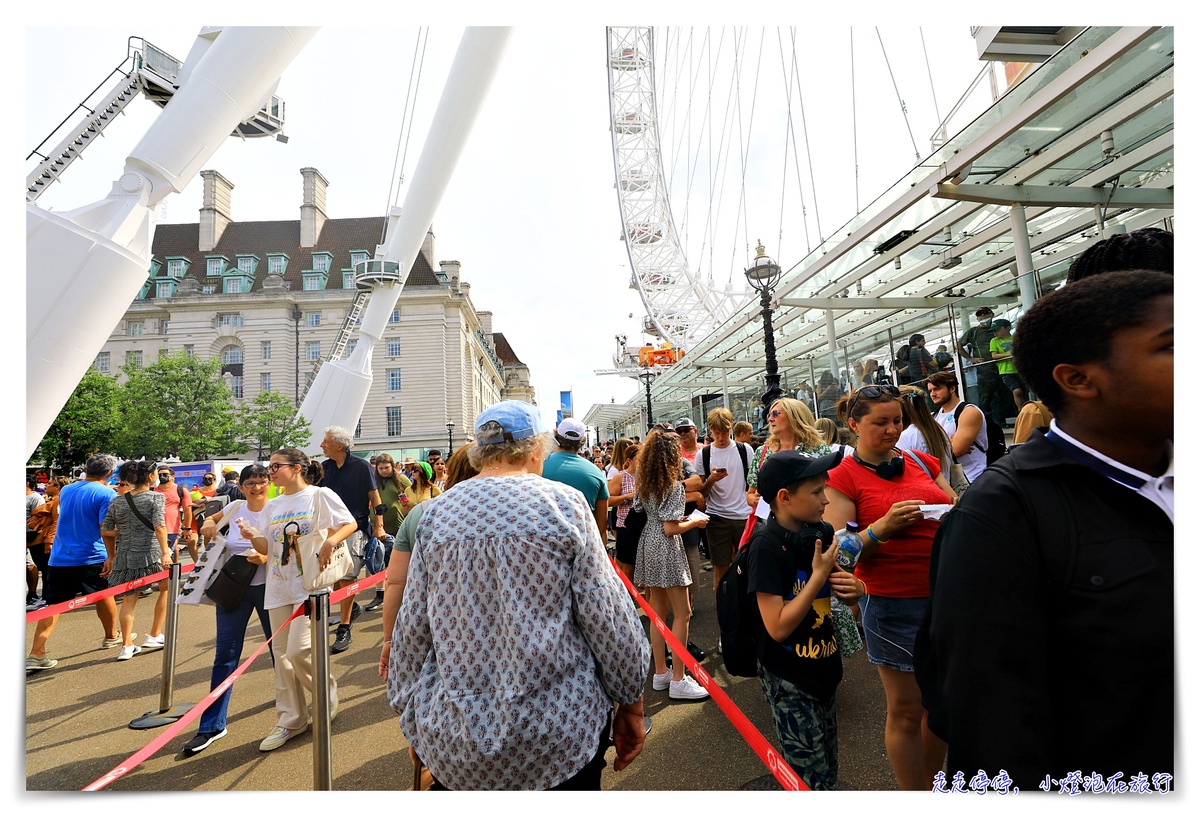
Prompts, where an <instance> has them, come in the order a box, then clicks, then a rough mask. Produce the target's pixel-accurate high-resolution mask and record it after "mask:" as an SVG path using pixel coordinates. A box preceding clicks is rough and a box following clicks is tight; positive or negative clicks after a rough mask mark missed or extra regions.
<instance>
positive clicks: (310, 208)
mask: <svg viewBox="0 0 1200 817" xmlns="http://www.w3.org/2000/svg"><path fill="white" fill-rule="evenodd" d="M300 175H301V176H303V177H304V203H303V204H301V205H300V246H301V247H303V248H305V249H308V248H310V247H315V246H316V245H317V239H318V238H320V236H321V228H322V227H324V226H325V188H327V187H329V181H328V180H327V179H326V178H325V177H324V176H322V175H321V171H319V170H317V169H316V168H315V167H302V168H300Z"/></svg>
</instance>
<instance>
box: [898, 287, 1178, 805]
mask: <svg viewBox="0 0 1200 817" xmlns="http://www.w3.org/2000/svg"><path fill="white" fill-rule="evenodd" d="M1172 280H1173V279H1172V278H1171V277H1170V276H1167V275H1164V274H1162V273H1157V272H1146V271H1139V272H1132V273H1130V272H1114V273H1109V274H1107V275H1103V276H1097V277H1095V278H1091V279H1087V280H1084V281H1079V282H1076V283H1073V284H1071V285H1070V286H1067V287H1065V288H1064V289H1062V290H1059V291H1057V292H1054V293H1051V294H1050V295H1047V296H1046V297H1044V298H1042V299H1041V300H1040V301H1039V302H1038V303H1037V304H1035V305H1034V306H1033V308H1031V309H1030V310H1029V311H1028V312H1027V313H1026V314H1025V316H1024V317H1023V318H1022V319H1021V320H1020V322H1019V324H1018V332H1017V333H1016V335H1015V337H1016V343H1015V346H1014V349H1013V353H1014V356H1015V358H1016V360H1017V366H1018V369H1019V370H1020V371H1022V372H1023V373H1027V375H1028V378H1029V379H1028V383H1029V385H1030V387H1031V388H1032V389H1033V390H1034V391H1036V392H1037V394H1038V396H1039V397H1040V398H1041V399H1042V401H1043V402H1044V403H1045V404H1046V406H1047V407H1048V408H1050V409H1051V411H1053V412H1054V415H1055V419H1054V420H1053V421H1052V423H1051V426H1050V429H1049V430H1048V431H1047V432H1045V433H1043V432H1042V431H1040V430H1038V431H1035V432H1034V433H1033V436H1031V437H1030V439H1029V441H1028V442H1027V443H1025V444H1024V445H1021V446H1019V447H1018V448H1016V449H1014V450H1013V452H1012V453H1010V454H1009V455H1008V456H1007V457H1005V458H1003V459H1001V460H999V461H997V462H996V463H994V464H993V465H992V466H991V467H990V468H989V469H988V470H987V471H986V472H984V473H983V474H982V475H981V476H980V477H979V479H978V480H977V481H976V482H975V483H973V485H972V487H971V490H970V491H969V492H968V493H966V494H965V495H964V496H963V498H962V501H961V502H960V503H959V504H958V505H957V507H955V509H954V510H952V511H951V512H950V513H948V514H946V516H945V517H943V519H942V524H941V528H940V529H939V531H938V533H937V536H936V538H935V540H934V544H933V553H932V557H931V565H930V588H931V605H930V613H929V616H928V618H927V619H926V621H925V622H924V624H923V626H922V628H921V632H920V634H919V636H918V641H917V645H918V646H917V658H916V667H917V678H918V682H919V683H920V685H921V690H922V693H923V696H924V699H925V704H926V707H927V708H928V709H929V725H930V728H931V729H932V730H933V731H934V732H935V733H936V734H938V735H939V736H941V737H943V738H944V739H945V740H946V741H947V743H948V744H949V752H948V755H947V773H946V780H947V781H949V780H952V779H953V777H954V775H955V774H956V773H958V772H961V773H962V774H963V776H964V779H965V780H967V781H970V780H972V779H978V780H982V779H983V778H984V777H986V778H988V779H989V780H990V781H992V786H993V788H996V787H997V786H998V785H999V786H1005V785H1010V782H1009V781H1011V784H1012V785H1015V786H1016V787H1017V788H1020V789H1024V790H1034V791H1036V790H1037V789H1038V788H1041V789H1043V790H1049V791H1063V790H1066V791H1072V790H1074V791H1080V790H1099V791H1103V790H1105V787H1111V788H1112V790H1113V791H1122V790H1124V791H1129V790H1137V789H1148V790H1149V791H1155V790H1165V788H1167V787H1170V786H1171V783H1172V780H1173V775H1174V760H1175V758H1174V721H1175V679H1174V666H1175V656H1174V649H1175V647H1174V612H1173V604H1174V515H1175V514H1174V501H1175V500H1174V497H1175V489H1174V458H1173V448H1172V437H1173V434H1174V425H1173V423H1174V414H1173V401H1174V370H1173V366H1174V318H1173V312H1172V310H1173V304H1174V296H1173V283H1172ZM1001 772H1003V773H1004V774H1003V775H1002V774H1001ZM981 773H982V774H981ZM939 785H942V783H941V782H940V781H939ZM982 785H985V786H986V785H988V783H987V781H984V782H983V784H982ZM1097 786H1099V789H1097ZM1123 786H1125V787H1129V788H1125V789H1122V788H1121V787H1123Z"/></svg>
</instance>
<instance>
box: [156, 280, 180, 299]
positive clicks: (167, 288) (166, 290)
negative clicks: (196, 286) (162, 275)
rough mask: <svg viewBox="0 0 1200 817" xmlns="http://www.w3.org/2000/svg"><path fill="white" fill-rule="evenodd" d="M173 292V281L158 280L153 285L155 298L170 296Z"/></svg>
mask: <svg viewBox="0 0 1200 817" xmlns="http://www.w3.org/2000/svg"><path fill="white" fill-rule="evenodd" d="M174 292H175V282H174V281H159V282H158V284H157V285H155V289H154V297H155V298H170V297H171V295H172V294H173V293H174Z"/></svg>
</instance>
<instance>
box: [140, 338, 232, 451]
mask: <svg viewBox="0 0 1200 817" xmlns="http://www.w3.org/2000/svg"><path fill="white" fill-rule="evenodd" d="M220 371H221V364H220V361H219V360H217V359H216V358H213V359H211V360H202V359H200V358H197V357H192V356H190V355H188V354H187V353H186V352H178V353H176V354H173V355H162V356H160V357H159V358H158V360H156V361H154V362H153V363H151V364H150V365H149V366H145V367H141V366H134V367H126V369H125V374H126V376H127V378H128V379H127V380H126V381H125V385H124V387H123V388H122V389H121V397H122V399H121V407H122V415H123V417H122V420H123V427H122V431H121V433H120V435H119V437H118V444H117V453H119V454H121V455H123V456H126V457H129V458H133V459H136V458H138V457H143V456H145V457H165V456H174V457H179V459H181V460H183V461H185V462H186V461H189V460H206V459H211V458H212V457H214V456H222V455H227V454H240V453H243V452H245V451H247V450H248V449H247V447H246V446H245V445H244V444H242V443H241V442H239V441H238V439H237V437H238V435H237V434H236V423H235V421H236V418H237V416H238V409H237V406H236V401H235V400H234V398H233V395H232V394H231V393H230V391H229V388H228V387H227V386H226V385H225V381H224V379H223V378H222V377H221V374H220Z"/></svg>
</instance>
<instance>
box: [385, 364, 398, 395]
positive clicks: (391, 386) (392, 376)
mask: <svg viewBox="0 0 1200 817" xmlns="http://www.w3.org/2000/svg"><path fill="white" fill-rule="evenodd" d="M387 390H388V391H400V370H399V369H388V370H387Z"/></svg>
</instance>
